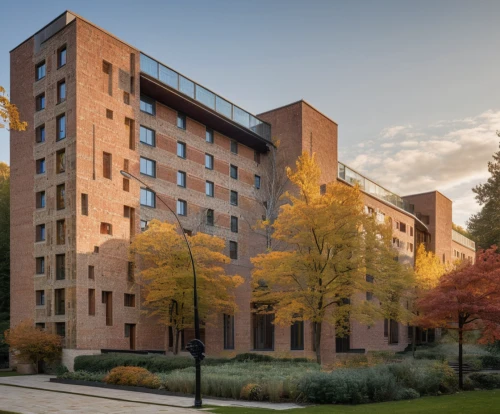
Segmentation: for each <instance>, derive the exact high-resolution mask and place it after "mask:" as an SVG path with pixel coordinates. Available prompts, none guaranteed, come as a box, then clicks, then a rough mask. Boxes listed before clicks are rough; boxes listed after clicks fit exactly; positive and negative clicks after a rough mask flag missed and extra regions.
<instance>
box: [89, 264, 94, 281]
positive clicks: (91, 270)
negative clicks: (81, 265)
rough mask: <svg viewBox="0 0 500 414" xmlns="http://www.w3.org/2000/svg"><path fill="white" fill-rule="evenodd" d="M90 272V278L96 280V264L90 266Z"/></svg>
mask: <svg viewBox="0 0 500 414" xmlns="http://www.w3.org/2000/svg"><path fill="white" fill-rule="evenodd" d="M88 274H89V279H90V280H94V279H95V267H94V266H89V269H88Z"/></svg>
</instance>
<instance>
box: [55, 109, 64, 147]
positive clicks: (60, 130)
mask: <svg viewBox="0 0 500 414" xmlns="http://www.w3.org/2000/svg"><path fill="white" fill-rule="evenodd" d="M56 126H57V131H56V140H57V141H60V140H61V139H64V138H66V115H65V114H63V115H59V116H58V117H57V120H56Z"/></svg>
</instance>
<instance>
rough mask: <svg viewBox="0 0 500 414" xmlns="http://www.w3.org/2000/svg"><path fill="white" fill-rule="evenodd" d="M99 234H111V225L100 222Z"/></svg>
mask: <svg viewBox="0 0 500 414" xmlns="http://www.w3.org/2000/svg"><path fill="white" fill-rule="evenodd" d="M101 234H107V235H108V236H111V235H112V234H113V231H112V226H111V224H109V223H101Z"/></svg>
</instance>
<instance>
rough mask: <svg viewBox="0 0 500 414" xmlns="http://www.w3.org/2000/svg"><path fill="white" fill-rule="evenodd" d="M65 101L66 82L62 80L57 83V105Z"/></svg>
mask: <svg viewBox="0 0 500 414" xmlns="http://www.w3.org/2000/svg"><path fill="white" fill-rule="evenodd" d="M65 100H66V81H65V80H64V79H63V80H61V81H59V82H58V83H57V103H58V104H59V103H61V102H64V101H65Z"/></svg>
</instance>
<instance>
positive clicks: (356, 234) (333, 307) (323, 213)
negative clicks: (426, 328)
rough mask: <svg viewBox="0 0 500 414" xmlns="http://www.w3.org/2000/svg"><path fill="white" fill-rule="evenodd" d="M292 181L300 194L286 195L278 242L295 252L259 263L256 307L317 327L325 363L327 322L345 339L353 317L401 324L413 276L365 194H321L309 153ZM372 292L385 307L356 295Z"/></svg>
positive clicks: (338, 189) (343, 188) (335, 188)
mask: <svg viewBox="0 0 500 414" xmlns="http://www.w3.org/2000/svg"><path fill="white" fill-rule="evenodd" d="M287 175H288V178H289V180H290V182H291V183H292V184H293V185H294V186H295V189H296V191H295V192H294V193H291V192H287V193H285V195H284V197H285V198H286V200H287V201H288V203H287V204H284V205H283V206H282V207H281V210H280V213H279V215H278V217H277V219H276V221H275V222H274V225H273V229H274V232H273V235H272V237H273V238H274V239H275V240H277V241H281V242H283V243H285V244H286V245H287V246H288V249H287V250H285V251H272V250H270V251H268V252H267V253H265V254H260V255H258V256H257V257H255V258H253V259H252V263H253V264H254V270H253V272H252V278H253V287H254V295H253V301H254V304H255V311H256V312H258V313H273V314H274V322H275V323H276V324H281V325H290V324H293V323H294V322H296V321H310V322H312V323H313V329H314V342H315V349H316V358H317V360H318V362H321V350H320V349H321V330H322V324H323V322H327V323H330V324H332V325H335V330H336V335H337V336H343V335H344V334H345V333H347V332H348V331H349V319H351V318H354V319H358V320H360V321H362V322H366V323H372V322H373V321H374V320H375V319H378V318H383V317H386V316H389V315H390V316H392V317H394V318H400V317H401V312H403V310H402V306H401V297H402V296H403V294H404V292H405V290H406V289H407V287H408V284H409V282H410V273H409V272H407V271H406V268H405V267H404V266H403V265H402V264H400V263H398V262H397V261H395V260H394V257H395V255H396V253H395V251H394V250H393V248H392V234H391V230H390V227H389V225H388V224H387V223H378V222H377V220H376V219H375V217H373V216H370V215H368V214H365V213H364V206H363V201H362V197H361V192H360V190H359V188H357V187H354V188H353V187H350V186H347V185H345V184H341V183H331V184H329V185H327V188H326V192H325V193H324V194H321V193H320V185H319V184H320V183H319V177H320V169H319V167H318V165H317V163H316V161H315V159H314V155H313V156H309V154H307V153H304V154H303V155H302V156H301V157H299V159H298V160H297V163H296V169H295V170H294V171H292V170H291V169H290V168H287ZM367 274H370V275H371V276H373V283H368V282H367V278H366V275H367ZM366 291H371V292H372V293H373V296H375V297H377V299H378V300H379V301H380V302H382V306H377V305H378V301H377V304H375V301H373V303H368V302H372V301H367V300H358V299H357V298H356V297H355V295H356V293H361V292H362V293H363V294H365V292H366Z"/></svg>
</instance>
